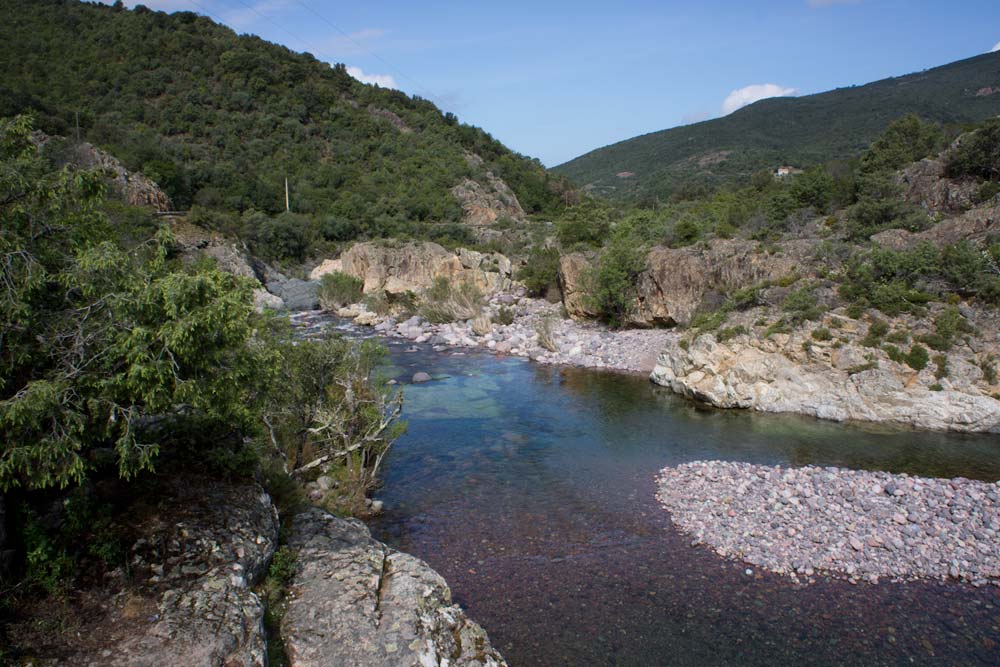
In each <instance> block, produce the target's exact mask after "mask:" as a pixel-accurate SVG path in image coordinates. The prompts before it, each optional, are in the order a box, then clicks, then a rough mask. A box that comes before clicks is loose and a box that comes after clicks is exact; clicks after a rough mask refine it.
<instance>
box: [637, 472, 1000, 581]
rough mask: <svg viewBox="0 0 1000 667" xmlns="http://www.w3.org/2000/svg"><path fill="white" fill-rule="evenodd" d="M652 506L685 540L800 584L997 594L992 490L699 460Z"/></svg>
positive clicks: (999, 534)
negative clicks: (961, 587)
mask: <svg viewBox="0 0 1000 667" xmlns="http://www.w3.org/2000/svg"><path fill="white" fill-rule="evenodd" d="M657 498H658V500H659V501H660V504H661V506H662V507H663V508H664V509H666V510H667V511H668V512H669V513H670V517H671V519H672V521H673V523H674V524H675V525H676V526H677V527H678V528H680V530H682V531H683V532H684V533H687V534H688V535H690V537H691V538H692V544H694V545H702V544H704V545H707V546H708V547H710V548H711V549H712V550H713V551H715V552H716V553H718V554H719V555H721V556H724V557H727V558H732V559H737V560H741V561H743V562H745V563H747V564H748V565H753V566H757V567H761V568H764V569H766V570H769V571H772V572H776V573H779V574H785V575H788V576H789V577H792V578H794V579H797V580H799V581H806V582H811V581H814V580H815V577H818V576H820V575H828V576H834V577H840V578H846V579H847V580H849V581H851V582H852V583H857V582H860V581H866V582H870V583H877V582H878V581H880V580H883V579H889V580H892V581H909V580H914V579H938V580H946V579H954V580H960V581H963V582H968V583H971V584H972V585H974V586H984V585H987V584H993V585H997V586H1000V546H998V545H1000V482H998V483H988V482H977V481H973V480H968V479H964V478H956V479H950V480H949V479H931V478H923V477H913V476H909V475H905V474H904V475H894V474H891V473H887V472H868V471H855V470H847V469H843V468H834V467H826V468H821V467H817V466H805V467H802V468H782V467H781V466H775V467H772V466H762V465H752V464H749V463H730V462H722V461H696V462H692V463H685V464H681V465H677V466H674V467H668V468H664V469H663V470H662V471H661V473H660V475H659V476H658V478H657Z"/></svg>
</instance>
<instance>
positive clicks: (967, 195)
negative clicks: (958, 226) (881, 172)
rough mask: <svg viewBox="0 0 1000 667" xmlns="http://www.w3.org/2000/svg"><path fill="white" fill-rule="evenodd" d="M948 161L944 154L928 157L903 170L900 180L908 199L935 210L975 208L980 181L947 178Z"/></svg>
mask: <svg viewBox="0 0 1000 667" xmlns="http://www.w3.org/2000/svg"><path fill="white" fill-rule="evenodd" d="M944 164H945V158H944V157H941V158H935V159H931V158H925V159H923V160H920V161H919V162H914V163H913V164H911V165H910V166H908V167H906V168H905V169H903V170H902V171H901V172H899V175H898V176H897V177H896V180H897V182H898V183H899V184H900V185H902V186H903V188H904V192H905V196H906V199H907V201H909V202H911V203H913V204H917V205H919V206H922V207H923V208H924V209H925V210H927V211H929V212H931V213H951V214H954V213H960V212H962V211H965V210H967V209H969V208H972V206H973V204H974V198H975V195H976V193H977V192H978V190H979V184H978V183H976V182H975V181H974V180H963V181H956V180H951V179H948V178H945V175H944Z"/></svg>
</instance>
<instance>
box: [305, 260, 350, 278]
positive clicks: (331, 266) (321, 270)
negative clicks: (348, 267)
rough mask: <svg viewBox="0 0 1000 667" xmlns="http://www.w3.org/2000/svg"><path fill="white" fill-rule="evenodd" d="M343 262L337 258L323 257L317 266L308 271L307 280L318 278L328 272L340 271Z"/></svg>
mask: <svg viewBox="0 0 1000 667" xmlns="http://www.w3.org/2000/svg"><path fill="white" fill-rule="evenodd" d="M343 270H344V263H343V262H342V261H341V260H339V259H324V260H323V261H322V262H320V264H319V266H317V267H316V268H315V269H313V270H312V271H310V272H309V280H319V279H321V278H322V277H323V276H325V275H326V274H328V273H340V272H341V271H343Z"/></svg>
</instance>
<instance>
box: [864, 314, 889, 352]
mask: <svg viewBox="0 0 1000 667" xmlns="http://www.w3.org/2000/svg"><path fill="white" fill-rule="evenodd" d="M887 333H889V325H888V323H886V322H885V321H884V320H879V319H873V320H872V323H871V324H870V325H868V332H867V333H866V334H865V337H864V338H862V339H861V344H862V345H864V346H865V347H878V346H879V345H880V344H881V342H882V339H883V338H884V337H885V335H886V334H887Z"/></svg>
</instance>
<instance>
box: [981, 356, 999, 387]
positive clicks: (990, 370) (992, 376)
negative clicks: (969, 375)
mask: <svg viewBox="0 0 1000 667" xmlns="http://www.w3.org/2000/svg"><path fill="white" fill-rule="evenodd" d="M995 360H996V357H993V356H991V357H990V358H989V359H986V360H984V361H981V362H980V363H979V368H980V369H981V370H982V371H983V379H984V380H986V383H987V384H996V381H997V367H996V362H995Z"/></svg>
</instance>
